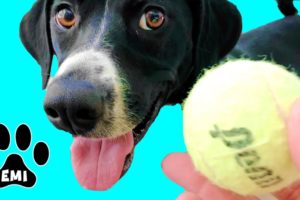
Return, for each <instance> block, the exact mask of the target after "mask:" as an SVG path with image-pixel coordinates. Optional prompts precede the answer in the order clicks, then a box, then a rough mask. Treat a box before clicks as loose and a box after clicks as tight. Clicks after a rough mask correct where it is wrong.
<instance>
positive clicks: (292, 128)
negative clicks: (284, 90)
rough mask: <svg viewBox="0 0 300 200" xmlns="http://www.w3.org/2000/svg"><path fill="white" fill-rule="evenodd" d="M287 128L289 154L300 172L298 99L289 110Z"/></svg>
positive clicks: (299, 105)
mask: <svg viewBox="0 0 300 200" xmlns="http://www.w3.org/2000/svg"><path fill="white" fill-rule="evenodd" d="M287 126H288V143H289V148H290V153H291V156H292V159H293V161H294V163H295V165H296V167H297V168H298V169H299V170H300V98H299V99H297V100H296V102H295V103H294V105H293V107H292V109H291V113H290V116H289V118H288V121H287Z"/></svg>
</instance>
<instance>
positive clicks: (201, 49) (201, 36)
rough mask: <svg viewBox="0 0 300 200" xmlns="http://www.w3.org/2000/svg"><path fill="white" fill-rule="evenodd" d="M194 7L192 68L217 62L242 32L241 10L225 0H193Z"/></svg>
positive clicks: (233, 44) (234, 43)
mask: <svg viewBox="0 0 300 200" xmlns="http://www.w3.org/2000/svg"><path fill="white" fill-rule="evenodd" d="M192 1H193V5H192V6H193V7H194V11H193V14H194V40H195V41H194V44H195V45H196V46H195V47H194V51H195V55H194V65H195V66H194V67H195V68H199V69H200V70H201V68H203V67H208V66H211V65H214V64H216V63H217V62H218V61H220V60H221V59H222V58H223V57H224V56H225V55H226V54H227V53H228V52H229V51H230V50H231V49H232V48H233V47H234V46H235V45H236V43H237V41H238V39H239V37H240V34H241V31H242V19H241V15H240V12H239V11H238V9H237V8H236V6H234V5H233V4H232V3H230V2H228V1H227V0H192Z"/></svg>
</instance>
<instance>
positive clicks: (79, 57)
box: [48, 49, 135, 138]
mask: <svg viewBox="0 0 300 200" xmlns="http://www.w3.org/2000/svg"><path fill="white" fill-rule="evenodd" d="M99 66H101V73H93V71H95V69H93V68H95V67H99ZM76 70H81V71H85V72H87V73H90V74H91V75H90V76H88V77H89V78H92V79H93V81H99V82H100V81H102V82H103V81H104V80H109V81H110V84H112V86H113V90H114V92H115V94H116V95H115V99H114V105H113V110H110V112H111V113H113V117H110V118H113V119H114V121H113V122H112V123H111V125H108V124H105V123H103V121H102V119H99V122H98V123H97V125H96V127H95V128H94V130H92V131H90V132H89V133H86V135H88V136H90V137H111V138H114V137H118V136H121V135H125V134H126V133H128V132H129V131H131V130H132V129H133V128H134V127H135V125H134V123H133V122H132V120H130V118H131V117H130V114H129V112H128V109H127V107H126V106H125V105H124V99H123V95H122V94H123V91H124V90H126V89H128V86H127V85H124V81H123V84H121V81H120V79H121V78H120V76H119V73H118V70H117V67H116V63H115V62H114V61H113V59H111V57H110V56H109V54H108V53H107V52H103V51H98V50H94V49H92V50H86V51H82V52H79V53H75V54H73V55H71V56H70V57H68V58H67V59H66V60H65V61H64V62H63V63H62V64H61V66H60V67H59V69H58V71H57V73H56V75H55V77H54V78H51V80H50V81H49V84H48V85H51V83H52V82H53V81H55V79H59V78H60V77H64V76H66V75H68V74H69V73H76ZM103 117H105V110H104V116H103Z"/></svg>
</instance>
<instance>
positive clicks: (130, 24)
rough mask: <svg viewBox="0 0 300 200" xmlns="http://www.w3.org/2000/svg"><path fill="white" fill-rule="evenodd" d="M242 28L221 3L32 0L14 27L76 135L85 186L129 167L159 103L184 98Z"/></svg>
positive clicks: (59, 117) (61, 120) (62, 123)
mask: <svg viewBox="0 0 300 200" xmlns="http://www.w3.org/2000/svg"><path fill="white" fill-rule="evenodd" d="M240 32H241V17H240V14H239V12H238V11H237V9H236V8H235V6H233V5H232V4H231V3H229V2H228V1H227V0H163V1H162V0H103V1H99V0H85V1H82V0H38V1H37V2H36V4H35V5H34V6H33V8H32V9H31V11H30V12H29V13H28V14H27V15H26V16H25V17H24V19H23V20H22V23H21V28H20V35H21V39H22V41H23V43H24V45H25V47H26V48H27V50H28V51H29V52H30V53H31V54H32V56H33V57H34V58H35V59H36V60H37V61H38V63H39V64H40V65H41V67H42V77H43V88H46V89H47V94H46V98H45V103H44V108H45V111H46V113H47V115H48V118H49V119H50V121H51V122H52V123H53V124H54V125H55V126H56V127H57V128H59V129H63V130H65V131H68V132H70V133H72V134H73V135H74V136H75V138H76V139H75V142H74V144H73V148H72V153H73V155H72V159H73V165H74V169H75V173H76V175H77V177H78V179H79V181H80V182H81V183H82V184H83V185H85V186H86V187H88V188H90V189H107V188H109V187H111V186H112V185H113V184H114V183H115V182H116V181H117V180H118V179H119V178H120V176H121V175H122V174H124V173H125V171H126V170H127V169H128V167H129V164H130V162H131V158H132V150H133V148H134V145H135V144H137V143H138V141H140V139H141V138H142V137H143V136H144V134H145V133H146V131H147V129H148V128H149V126H150V125H151V124H152V122H153V121H154V119H155V118H156V116H157V114H158V112H159V110H160V108H161V107H162V106H163V105H165V104H175V103H181V102H182V101H183V99H184V98H185V97H186V95H187V93H188V91H189V89H191V87H192V85H193V84H194V82H195V81H196V78H197V77H198V76H199V73H200V71H201V69H203V68H204V67H206V66H210V65H213V64H215V63H216V62H218V61H219V60H220V59H221V58H222V57H223V56H225V55H226V54H227V53H228V52H229V51H230V50H231V49H232V48H233V46H234V45H235V43H236V42H237V40H238V38H239V35H240ZM54 54H55V55H56V57H57V59H58V61H59V69H58V72H57V73H56V75H55V77H52V78H50V68H51V62H52V57H53V55H54ZM86 138H98V139H86ZM93 173H94V175H92V174H93Z"/></svg>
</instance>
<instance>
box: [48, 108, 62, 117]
mask: <svg viewBox="0 0 300 200" xmlns="http://www.w3.org/2000/svg"><path fill="white" fill-rule="evenodd" d="M45 111H46V113H47V115H48V116H49V117H52V118H58V117H59V114H58V113H57V112H56V110H54V109H52V108H47V109H45Z"/></svg>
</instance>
